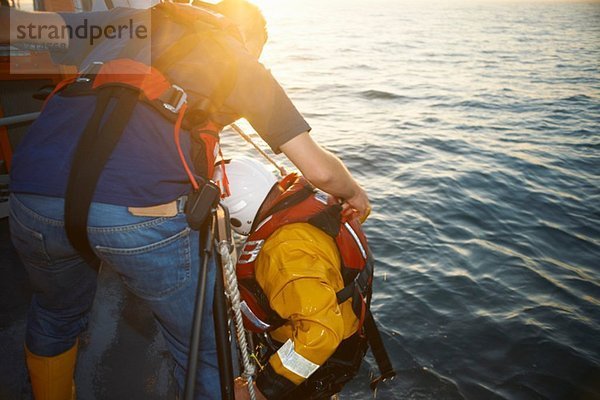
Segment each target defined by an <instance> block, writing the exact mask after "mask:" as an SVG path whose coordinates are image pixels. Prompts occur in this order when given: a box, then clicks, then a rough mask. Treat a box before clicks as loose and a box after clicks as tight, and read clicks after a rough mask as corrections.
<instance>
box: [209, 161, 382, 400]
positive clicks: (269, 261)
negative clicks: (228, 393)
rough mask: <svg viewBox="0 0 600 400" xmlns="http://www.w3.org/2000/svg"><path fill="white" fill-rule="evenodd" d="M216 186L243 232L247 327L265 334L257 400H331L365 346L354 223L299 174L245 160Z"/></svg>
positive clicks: (359, 237)
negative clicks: (278, 176)
mask: <svg viewBox="0 0 600 400" xmlns="http://www.w3.org/2000/svg"><path fill="white" fill-rule="evenodd" d="M214 180H215V182H217V184H219V185H220V186H221V192H222V193H227V195H224V197H223V198H222V204H223V205H224V206H226V207H227V208H228V209H229V211H230V221H231V225H232V227H233V229H234V230H235V231H236V232H237V233H239V234H242V235H248V238H247V241H246V243H245V245H244V246H243V248H242V251H241V254H240V256H239V260H238V264H237V277H238V283H239V286H240V292H241V296H242V300H243V301H242V312H243V315H244V319H245V321H244V322H245V325H246V328H248V329H250V330H252V331H254V332H256V333H259V334H263V335H259V336H257V338H259V342H260V343H261V346H260V347H261V350H260V351H259V353H261V354H262V364H263V366H262V369H261V370H260V372H259V373H258V376H257V379H256V385H257V389H258V391H259V392H260V395H261V396H264V398H267V399H270V400H271V399H320V398H329V397H328V396H331V395H333V394H335V393H338V392H339V391H340V390H341V388H342V387H343V385H344V384H345V383H346V382H348V381H349V380H350V379H351V378H352V377H353V376H354V375H355V374H356V372H357V371H358V368H359V366H360V363H361V361H362V359H363V356H364V354H365V351H366V349H367V339H366V332H365V330H364V325H363V323H364V318H365V311H367V310H368V304H369V299H370V292H371V281H372V272H373V270H372V262H373V261H372V257H371V254H370V251H369V248H368V244H367V242H366V238H365V236H364V234H363V232H362V229H361V225H360V222H359V221H358V217H357V216H356V215H355V214H353V213H344V212H343V209H342V206H341V204H340V203H339V202H338V201H337V200H336V199H335V198H334V197H333V196H330V195H328V194H326V193H323V192H321V191H318V190H316V189H315V188H314V187H313V186H312V185H311V184H310V183H308V181H307V180H306V179H304V178H303V177H302V176H297V175H296V174H291V175H288V176H287V177H285V178H284V179H282V180H281V181H278V180H277V179H276V177H275V176H274V175H273V174H272V173H271V172H269V170H268V169H267V168H266V167H265V166H264V165H262V164H261V163H259V162H258V161H256V160H253V159H250V158H245V157H240V158H237V159H233V160H231V161H229V162H228V163H226V164H225V165H224V167H223V168H217V169H216V172H215V177H214ZM354 278H357V281H358V282H361V284H362V285H363V286H364V287H362V289H360V290H359V291H354V290H352V289H353V286H352V283H353V281H354ZM348 283H351V284H350V285H349V284H348ZM347 287H348V288H350V291H349V292H348V290H349V289H346V288H347ZM345 292H346V294H344V293H345ZM350 293H352V294H350ZM354 295H356V296H354ZM242 387H243V385H242V384H241V382H240V381H238V382H237V386H236V399H243V398H245V397H244V396H245V395H244V393H245V392H244V391H243V390H242ZM261 398H263V397H261Z"/></svg>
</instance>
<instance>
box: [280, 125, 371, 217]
mask: <svg viewBox="0 0 600 400" xmlns="http://www.w3.org/2000/svg"><path fill="white" fill-rule="evenodd" d="M280 149H281V151H282V152H283V153H284V154H285V155H286V157H287V158H289V160H290V161H291V162H292V163H293V164H294V165H295V166H296V167H298V169H299V170H300V172H302V175H304V177H305V178H306V179H308V180H309V181H310V182H311V183H312V184H313V185H315V186H316V187H318V188H319V189H321V190H323V191H324V192H327V193H330V194H332V195H334V196H336V197H339V198H342V199H344V200H345V202H346V203H348V204H349V205H350V207H352V208H354V209H355V210H356V211H357V212H358V214H359V218H360V219H361V221H364V220H365V219H366V217H368V215H369V213H370V212H371V205H370V203H369V199H368V197H367V194H366V193H365V191H364V190H363V188H362V187H360V185H359V184H358V183H357V182H356V180H354V178H353V177H352V175H351V174H350V172H349V171H348V169H347V168H346V167H345V166H344V164H343V163H342V161H340V159H339V158H337V157H336V156H335V155H333V154H332V153H331V152H329V151H327V150H325V149H323V148H322V147H321V146H319V144H317V143H316V142H315V141H314V140H313V139H312V138H311V136H310V134H309V133H308V132H304V133H301V134H300V135H298V136H296V137H294V138H292V139H290V140H289V141H287V142H286V143H284V144H282V145H281V146H280Z"/></svg>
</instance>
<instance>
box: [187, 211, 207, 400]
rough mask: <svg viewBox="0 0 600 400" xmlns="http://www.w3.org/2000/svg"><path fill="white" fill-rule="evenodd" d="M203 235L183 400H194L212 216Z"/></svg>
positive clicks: (201, 235)
mask: <svg viewBox="0 0 600 400" xmlns="http://www.w3.org/2000/svg"><path fill="white" fill-rule="evenodd" d="M206 225H207V226H206V229H205V233H204V234H202V232H201V233H200V239H199V241H200V249H199V251H200V257H201V258H202V265H201V266H200V271H199V276H198V287H197V289H196V303H195V309H194V320H193V322H192V335H191V338H190V352H189V354H188V364H187V375H186V378H185V390H184V397H183V398H184V399H185V400H192V399H193V398H194V389H195V387H196V371H197V369H198V349H199V348H200V332H201V331H202V311H203V308H204V297H205V293H206V282H207V280H208V279H207V278H208V260H209V258H210V257H211V253H212V248H213V226H214V225H213V218H212V215H211V216H210V217H209V218H208V221H207V222H206Z"/></svg>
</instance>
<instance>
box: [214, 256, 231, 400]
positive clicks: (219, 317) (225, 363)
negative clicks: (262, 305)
mask: <svg viewBox="0 0 600 400" xmlns="http://www.w3.org/2000/svg"><path fill="white" fill-rule="evenodd" d="M217 258H218V259H219V260H218V262H217V265H219V266H220V265H221V263H222V261H221V256H220V255H218V257H217ZM216 274H217V276H216V279H215V297H214V300H213V318H214V321H215V337H216V341H217V360H218V362H219V378H220V380H221V398H222V399H224V400H233V399H234V394H235V393H234V391H233V363H232V357H231V341H230V340H229V318H228V315H227V299H226V298H225V284H224V281H223V270H222V268H217V271H216Z"/></svg>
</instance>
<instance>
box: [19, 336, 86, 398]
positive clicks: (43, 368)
mask: <svg viewBox="0 0 600 400" xmlns="http://www.w3.org/2000/svg"><path fill="white" fill-rule="evenodd" d="M25 359H26V361H27V369H28V370H29V377H30V379H31V388H32V390H33V398H34V399H35V400H75V384H74V382H73V374H74V373H75V362H76V361H77V342H76V343H75V346H73V347H71V348H70V349H69V350H67V351H65V352H64V353H62V354H59V355H57V356H54V357H43V356H38V355H37V354H33V353H32V352H30V351H29V349H27V346H25Z"/></svg>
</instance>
